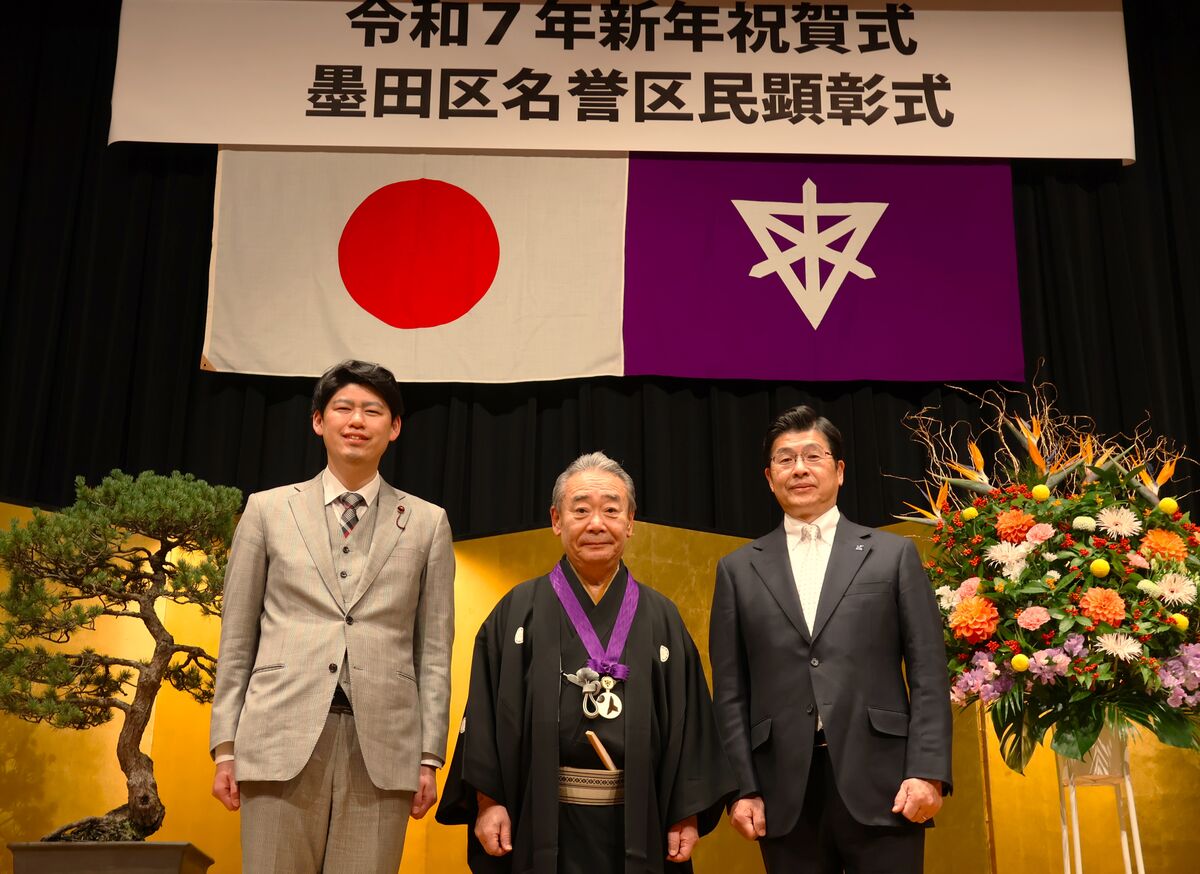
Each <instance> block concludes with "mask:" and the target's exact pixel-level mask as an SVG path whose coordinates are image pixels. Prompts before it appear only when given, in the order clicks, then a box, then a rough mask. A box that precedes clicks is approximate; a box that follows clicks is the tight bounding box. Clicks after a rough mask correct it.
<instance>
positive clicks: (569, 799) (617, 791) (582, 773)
mask: <svg viewBox="0 0 1200 874" xmlns="http://www.w3.org/2000/svg"><path fill="white" fill-rule="evenodd" d="M558 800H559V802H560V803H562V804H584V805H601V804H624V803H625V772H624V771H593V770H592V769H591V768H568V767H565V766H563V767H560V768H559V769H558Z"/></svg>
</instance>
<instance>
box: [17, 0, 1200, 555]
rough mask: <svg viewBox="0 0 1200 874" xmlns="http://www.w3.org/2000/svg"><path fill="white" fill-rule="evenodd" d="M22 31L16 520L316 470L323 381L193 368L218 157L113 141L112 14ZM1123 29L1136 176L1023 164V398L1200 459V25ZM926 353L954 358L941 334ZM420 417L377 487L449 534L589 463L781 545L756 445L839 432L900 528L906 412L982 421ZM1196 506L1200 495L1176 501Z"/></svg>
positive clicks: (866, 411)
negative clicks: (133, 493) (175, 483)
mask: <svg viewBox="0 0 1200 874" xmlns="http://www.w3.org/2000/svg"><path fill="white" fill-rule="evenodd" d="M24 8H25V10H26V11H22V12H18V13H16V19H15V20H16V26H14V27H13V28H12V29H10V30H9V31H8V36H7V38H6V41H5V42H6V44H7V45H6V48H7V53H6V57H7V58H8V59H9V63H8V64H7V69H8V71H9V75H8V80H7V82H6V85H7V86H8V87H7V88H6V98H7V101H6V102H7V106H8V111H7V113H6V123H5V125H4V134H3V136H2V137H0V148H3V150H4V153H3V160H2V161H0V168H2V169H0V174H3V175H2V177H0V178H2V179H3V183H2V184H3V194H4V198H3V203H2V205H0V276H3V283H4V289H5V292H4V299H3V301H2V303H0V410H2V411H3V412H2V413H0V415H2V416H3V427H2V428H0V498H2V499H4V500H8V501H11V502H15V503H21V504H36V505H43V506H57V505H62V504H65V503H69V502H70V501H71V500H72V497H73V485H72V482H73V479H74V477H75V476H76V475H80V474H81V475H83V476H85V477H87V478H88V479H89V481H94V480H96V479H98V478H99V477H100V476H102V475H103V474H105V473H106V472H107V471H109V470H110V469H112V468H114V467H119V468H122V469H125V470H129V471H138V470H143V469H155V470H160V471H168V470H172V469H179V470H184V471H190V472H193V473H195V474H196V475H198V476H201V477H203V478H205V479H207V480H209V481H211V482H217V483H225V484H230V485H236V486H238V487H240V488H241V489H243V490H245V491H251V490H257V489H262V488H267V487H270V486H275V485H279V484H282V483H286V482H292V481H296V480H299V479H303V478H307V477H309V476H311V475H313V474H315V473H316V472H317V471H318V470H319V469H320V467H321V466H322V463H323V454H322V449H321V445H320V443H319V441H318V440H317V439H316V438H315V437H314V436H313V435H312V433H311V429H310V428H309V425H308V395H309V392H310V390H311V381H310V380H302V379H284V378H271V377H257V376H240V375H231V374H213V373H206V372H202V371H200V370H199V368H198V362H199V360H200V348H201V342H202V335H203V329H204V315H205V306H206V295H207V276H208V258H209V251H210V237H211V232H212V196H213V187H214V173H215V166H216V150H215V148H214V147H211V146H193V145H154V144H136V143H120V144H116V145H112V146H108V145H106V137H107V131H108V117H109V100H110V96H111V89H112V76H113V68H114V63H115V58H116V45H117V26H118V21H119V4H118V3H116V2H99V0H98V2H94V3H88V4H75V5H73V6H72V7H71V10H70V14H69V15H56V16H54V17H53V22H52V26H51V24H50V22H49V21H48V19H46V18H45V16H44V14H38V15H35V14H34V13H35V12H36V11H37V10H35V9H34V8H33V7H29V6H28V5H26V7H24ZM43 12H44V10H43ZM1125 21H1126V29H1127V37H1128V50H1129V61H1130V74H1131V79H1132V87H1133V105H1134V116H1135V128H1136V135H1137V156H1138V160H1137V163H1136V164H1135V165H1134V166H1132V167H1122V166H1120V165H1119V164H1118V163H1117V162H1110V161H1104V162H1100V161H1015V162H1014V163H1013V189H1014V221H1015V225H1016V237H1017V246H1018V262H1019V273H1020V286H1021V307H1022V324H1023V331H1024V339H1025V356H1026V377H1027V379H1032V378H1034V376H1035V375H1037V376H1039V377H1040V378H1042V379H1047V380H1050V381H1052V382H1054V383H1055V384H1056V385H1057V387H1058V394H1059V405H1060V407H1061V409H1062V410H1063V411H1064V412H1069V413H1086V414H1089V415H1092V416H1093V417H1094V418H1095V419H1096V421H1097V424H1098V425H1099V427H1100V428H1101V430H1103V431H1105V432H1118V431H1123V432H1127V433H1128V432H1130V431H1132V430H1134V429H1135V428H1136V427H1138V425H1139V424H1141V423H1143V422H1148V424H1149V425H1150V426H1151V427H1152V428H1153V429H1154V430H1155V431H1156V432H1159V433H1164V434H1168V435H1171V436H1172V437H1174V438H1175V439H1176V440H1177V441H1178V442H1179V443H1180V444H1184V445H1190V446H1196V445H1197V443H1200V411H1198V410H1197V407H1196V397H1197V395H1196V387H1197V379H1198V376H1200V356H1197V355H1195V354H1193V353H1192V352H1191V350H1190V341H1191V338H1193V337H1196V336H1197V335H1198V332H1200V301H1198V298H1200V271H1198V267H1200V262H1198V256H1197V254H1196V243H1197V230H1198V229H1200V221H1198V215H1197V209H1198V206H1197V204H1198V203H1200V175H1198V171H1197V167H1196V164H1195V158H1194V156H1195V155H1197V154H1198V153H1200V123H1198V122H1197V118H1196V106H1197V101H1196V98H1195V97H1194V95H1192V92H1193V89H1194V83H1195V81H1196V73H1197V72H1198V71H1200V63H1198V62H1197V52H1196V51H1195V49H1194V47H1193V46H1192V45H1191V44H1190V43H1191V41H1192V39H1193V35H1194V34H1195V33H1197V32H1198V29H1197V26H1196V25H1197V24H1200V14H1197V11H1196V7H1195V5H1193V4H1175V3H1149V2H1147V3H1142V2H1138V3H1128V4H1126V11H1125ZM1189 95H1192V96H1189ZM230 99H231V100H236V99H238V95H230ZM1070 112H1071V107H1069V106H1064V107H1063V113H1064V114H1065V115H1068V116H1069V114H1070ZM962 293H963V294H970V293H971V289H963V290H962ZM961 330H962V331H964V332H966V333H968V334H969V333H970V331H971V330H972V325H970V324H963V325H962V326H961ZM911 344H912V353H913V354H914V355H930V356H936V355H938V354H940V351H939V339H938V338H937V337H919V336H914V337H912V338H911ZM989 351H990V350H988V349H986V348H980V349H978V351H977V353H976V354H978V355H987V354H989ZM969 388H972V389H975V390H980V389H982V388H984V386H979V385H975V386H969ZM405 397H406V404H407V407H408V415H407V416H406V418H405V422H404V429H403V432H402V434H401V437H400V440H399V441H398V445H397V447H396V448H395V449H393V450H392V451H391V452H389V454H388V456H387V457H385V459H384V465H383V472H384V475H385V477H386V478H387V479H388V480H389V481H391V482H393V483H396V484H399V485H401V486H402V487H403V488H405V489H407V490H409V491H411V492H413V493H414V494H418V495H421V496H422V497H425V498H428V499H430V500H433V501H435V502H437V503H440V504H442V505H443V506H445V507H446V508H447V510H448V511H449V513H450V518H451V521H452V523H453V525H454V528H455V532H456V535H457V536H458V537H473V536H479V535H485V534H493V533H500V532H507V531H516V530H522V529H527V528H530V527H536V526H540V525H544V524H546V515H547V514H546V506H547V504H548V502H549V491H550V486H551V483H552V482H553V478H554V476H555V475H556V474H557V472H558V471H559V470H560V469H561V468H562V467H563V466H564V465H565V464H566V463H567V462H568V461H569V460H570V459H572V458H573V457H575V456H576V455H577V454H579V453H580V452H582V451H588V450H591V449H594V448H601V449H604V450H605V451H607V452H609V453H610V454H611V455H613V456H614V457H616V458H618V459H620V460H622V461H623V462H624V463H625V464H626V466H627V467H628V469H629V471H630V473H631V474H632V475H633V477H634V479H635V481H636V483H637V485H638V489H639V495H638V497H639V515H640V517H641V518H644V519H648V520H650V521H655V522H661V523H665V524H671V525H679V526H684V527H689V528H696V529H702V530H713V531H720V532H724V533H731V534H740V535H755V534H759V533H762V532H763V531H765V530H767V529H768V528H769V527H771V526H772V525H774V524H775V523H776V522H777V520H778V510H777V508H776V507H775V505H774V501H773V499H772V498H771V496H770V494H769V493H768V491H767V487H766V484H765V482H764V480H763V475H762V467H763V465H762V460H761V454H760V441H761V434H762V432H763V430H764V429H765V427H766V425H767V424H768V422H769V421H770V419H771V418H772V416H773V414H774V413H776V412H778V411H779V410H781V409H783V408H785V407H787V406H790V405H792V404H795V403H799V402H809V403H813V404H815V405H817V406H818V407H819V408H820V409H821V410H822V411H823V412H825V413H826V414H827V415H828V416H829V417H830V418H832V419H833V420H834V421H835V422H837V423H838V424H839V425H840V427H841V428H842V429H843V431H844V432H845V434H846V437H847V482H846V486H845V487H844V489H843V491H842V495H841V499H840V501H839V504H840V506H841V508H842V510H843V512H845V513H846V514H847V515H849V516H851V517H852V518H854V519H856V520H857V521H861V522H864V523H867V524H881V523H886V522H887V521H889V519H890V517H891V514H893V513H896V512H903V510H904V508H903V506H902V503H901V502H902V501H905V500H909V501H913V502H917V498H918V494H917V492H916V490H915V489H914V488H913V486H912V485H911V484H909V483H908V482H906V481H904V478H905V477H908V478H917V477H920V475H921V471H922V469H923V457H922V454H921V452H920V450H919V448H918V447H917V446H916V444H914V443H912V442H911V441H910V440H909V439H908V436H907V434H906V432H905V431H904V429H903V427H902V426H901V420H902V418H903V416H904V415H905V414H906V413H909V412H911V411H913V410H916V409H919V408H921V407H924V406H928V405H940V406H942V407H943V409H944V411H945V416H946V418H948V419H950V420H957V419H966V420H972V419H974V418H975V417H976V415H977V414H976V409H975V407H974V405H973V403H972V402H971V401H970V399H969V398H967V397H965V396H964V395H962V394H961V393H959V392H957V391H955V390H953V389H950V388H947V387H944V386H941V385H936V384H928V383H887V382H860V383H807V384H793V383H786V384H785V383H764V382H742V381H700V380H679V379H654V378H630V379H617V378H603V379H587V380H567V381H562V382H551V383H527V384H518V385H499V386H497V385H465V384H439V385H430V384H425V385H413V386H410V387H408V388H407V389H406V393H405ZM1184 473H1185V474H1186V473H1187V471H1184ZM897 477H898V478H897ZM1189 487H1190V480H1189V479H1187V478H1186V476H1185V478H1184V479H1183V481H1182V482H1180V483H1178V485H1177V486H1176V488H1182V489H1186V488H1189ZM1186 505H1187V502H1185V506H1186Z"/></svg>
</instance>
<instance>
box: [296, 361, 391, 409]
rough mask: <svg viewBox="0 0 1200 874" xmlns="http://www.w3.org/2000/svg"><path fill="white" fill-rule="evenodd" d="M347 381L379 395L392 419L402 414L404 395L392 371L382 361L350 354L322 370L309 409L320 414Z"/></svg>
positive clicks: (346, 384)
mask: <svg viewBox="0 0 1200 874" xmlns="http://www.w3.org/2000/svg"><path fill="white" fill-rule="evenodd" d="M348 385H361V386H363V387H365V388H369V389H370V390H371V391H373V392H375V394H377V395H379V397H380V398H382V399H383V402H384V403H385V404H387V408H388V413H390V414H391V417H392V418H393V419H396V418H399V417H400V416H403V415H404V399H403V398H401V397H400V386H399V385H397V384H396V377H394V376H392V372H391V371H390V370H388V369H387V368H386V367H383V366H382V365H379V364H373V363H372V362H370V361H356V360H354V359H353V358H351V359H350V360H348V361H342V362H340V363H338V364H335V365H333V367H331V368H329V369H328V370H326V371H325V372H324V373H323V374H321V378H320V379H318V380H317V386H316V388H314V389H313V397H312V412H314V413H322V414H323V413H324V412H325V407H326V406H328V404H329V401H330V400H332V399H333V396H334V395H335V394H337V392H338V390H339V389H342V388H345V387H346V386H348Z"/></svg>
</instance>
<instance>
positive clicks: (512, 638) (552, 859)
mask: <svg viewBox="0 0 1200 874" xmlns="http://www.w3.org/2000/svg"><path fill="white" fill-rule="evenodd" d="M634 510H635V498H634V488H633V481H632V480H631V479H630V478H629V475H628V474H627V473H626V472H625V471H624V470H623V469H622V468H621V467H620V465H618V464H617V463H616V462H615V461H613V460H612V459H610V458H608V457H607V456H605V455H604V454H603V453H600V452H595V453H591V454H589V455H584V456H581V457H580V458H578V459H576V460H575V461H574V462H572V464H571V465H570V466H569V467H568V468H567V469H566V470H565V471H563V473H562V474H561V475H560V476H559V477H558V480H557V481H556V482H555V484H554V495H553V500H552V506H551V508H550V521H551V523H552V525H553V528H554V532H555V533H556V534H558V535H559V536H560V537H561V538H562V543H563V551H564V553H565V555H564V557H563V559H562V560H561V561H559V563H558V564H557V565H556V566H555V567H554V568H553V569H552V570H551V572H550V573H549V574H547V575H546V576H542V577H538V578H537V579H533V580H529V581H527V582H524V583H522V584H520V585H519V586H517V587H516V588H514V589H513V590H512V591H511V592H509V593H508V594H507V595H505V597H504V598H502V599H501V601H500V603H499V604H498V605H497V606H496V608H495V609H494V610H493V611H492V614H491V615H490V616H489V617H488V618H487V620H485V621H484V623H483V626H482V627H481V628H480V630H479V634H478V635H477V636H476V638H475V653H474V660H473V662H472V665H471V688H470V692H469V696H468V699H467V707H466V715H465V716H464V718H463V722H462V725H461V727H460V729H459V738H458V743H457V745H456V748H455V751H454V758H453V760H452V761H451V763H450V768H449V771H448V774H447V778H446V786H445V790H444V792H443V800H442V803H441V805H440V807H439V808H438V813H437V820H438V822H441V823H444V824H466V825H469V826H472V830H471V831H470V832H469V833H468V837H467V857H468V862H469V864H470V867H471V870H472V871H473V872H476V874H482V872H516V874H523V872H534V874H634V872H638V874H642V872H646V874H649V872H666V871H690V870H691V863H690V861H689V860H690V858H691V854H692V849H693V848H694V846H695V844H696V842H697V841H698V840H699V837H700V835H702V834H707V833H708V832H709V831H710V830H711V829H712V828H713V827H714V826H715V825H716V823H717V820H718V819H719V818H720V814H721V810H722V808H723V807H724V804H725V802H726V801H727V800H728V799H729V797H730V796H731V794H732V791H733V780H732V776H731V772H730V770H729V766H728V764H727V763H726V760H725V755H724V753H723V751H722V749H721V745H720V740H719V737H718V735H717V732H716V726H715V724H714V721H713V714H712V701H711V698H710V696H709V691H708V686H707V685H706V683H705V679H704V674H703V671H702V668H701V664H700V659H699V657H698V655H697V652H696V646H695V644H694V643H693V642H692V638H691V636H690V635H689V634H688V631H687V628H686V627H685V626H684V624H683V620H682V619H681V618H680V616H679V611H678V610H677V609H676V607H675V605H674V604H673V603H671V601H670V600H669V599H667V598H665V597H664V596H662V595H660V594H659V593H658V592H656V591H654V590H653V589H651V588H649V587H648V586H645V585H641V584H639V583H637V582H636V581H635V580H634V579H633V577H632V576H631V575H630V574H629V571H628V569H627V568H626V567H625V565H624V564H623V563H622V561H621V556H622V554H623V553H624V551H625V544H626V543H627V542H628V540H629V538H630V536H632V534H633V516H634ZM588 732H591V733H594V735H595V736H596V738H597V740H598V743H594V742H593V741H590V740H589V738H588V737H587V734H586V733H588ZM598 748H599V749H598ZM604 755H607V756H608V757H609V758H610V759H611V763H605V762H604V760H603V756H604Z"/></svg>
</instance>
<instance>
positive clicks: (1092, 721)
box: [1050, 710, 1104, 759]
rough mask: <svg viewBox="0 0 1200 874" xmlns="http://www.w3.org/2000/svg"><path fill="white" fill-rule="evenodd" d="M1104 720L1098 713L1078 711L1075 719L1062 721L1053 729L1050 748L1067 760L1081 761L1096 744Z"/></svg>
mask: <svg viewBox="0 0 1200 874" xmlns="http://www.w3.org/2000/svg"><path fill="white" fill-rule="evenodd" d="M1103 727H1104V720H1103V718H1102V717H1101V714H1100V713H1099V712H1095V711H1092V712H1088V711H1087V710H1081V711H1079V716H1078V717H1077V718H1076V719H1070V720H1066V719H1064V720H1062V721H1061V722H1059V723H1058V724H1057V725H1055V727H1054V739H1053V740H1052V741H1051V742H1050V747H1051V748H1052V749H1053V750H1054V751H1055V752H1056V753H1058V754H1059V755H1062V756H1066V757H1067V758H1069V759H1082V758H1083V757H1084V756H1085V755H1086V754H1087V751H1088V750H1090V749H1091V748H1092V746H1093V745H1094V744H1095V743H1096V738H1098V737H1099V736H1100V729H1102V728H1103Z"/></svg>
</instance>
